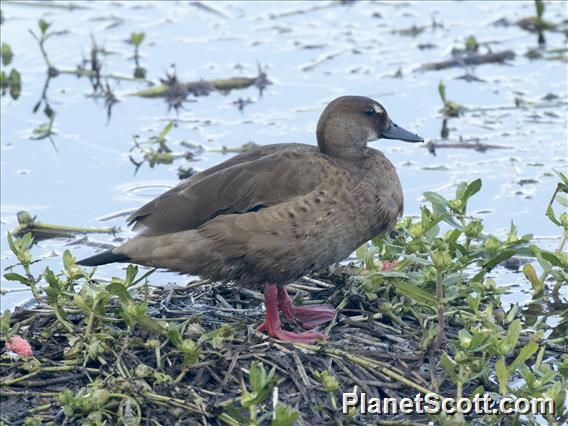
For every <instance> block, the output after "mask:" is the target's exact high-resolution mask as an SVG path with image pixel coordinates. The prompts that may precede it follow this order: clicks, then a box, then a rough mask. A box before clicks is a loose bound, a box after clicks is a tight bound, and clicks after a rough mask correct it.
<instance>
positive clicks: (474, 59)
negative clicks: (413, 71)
mask: <svg viewBox="0 0 568 426" xmlns="http://www.w3.org/2000/svg"><path fill="white" fill-rule="evenodd" d="M465 52H466V55H465V56H460V57H457V58H453V59H450V60H447V61H441V62H431V63H428V64H424V65H422V66H421V67H420V68H419V69H420V70H422V71H439V70H443V69H447V68H454V67H464V66H470V65H483V64H495V63H504V62H505V61H509V60H512V59H515V52H513V51H512V50H505V51H503V52H488V53H476V51H474V52H469V51H467V50H466V51H465Z"/></svg>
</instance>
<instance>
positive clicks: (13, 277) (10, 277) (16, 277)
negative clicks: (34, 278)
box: [4, 272, 30, 286]
mask: <svg viewBox="0 0 568 426" xmlns="http://www.w3.org/2000/svg"><path fill="white" fill-rule="evenodd" d="M4 278H6V279H7V280H8V281H19V282H20V283H22V284H24V285H27V286H29V285H30V280H29V279H28V278H26V277H24V276H22V275H20V274H16V273H15V272H7V273H5V274H4Z"/></svg>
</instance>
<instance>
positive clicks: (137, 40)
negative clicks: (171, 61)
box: [130, 32, 146, 48]
mask: <svg viewBox="0 0 568 426" xmlns="http://www.w3.org/2000/svg"><path fill="white" fill-rule="evenodd" d="M145 37H146V33H144V32H140V33H132V34H130V41H131V42H132V44H133V45H134V46H135V47H136V48H138V47H140V45H141V44H142V42H143V41H144V38H145Z"/></svg>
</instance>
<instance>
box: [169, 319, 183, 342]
mask: <svg viewBox="0 0 568 426" xmlns="http://www.w3.org/2000/svg"><path fill="white" fill-rule="evenodd" d="M166 335H167V336H168V340H169V341H170V342H172V343H173V345H174V346H175V347H180V346H181V342H182V338H181V333H180V331H179V328H178V327H177V325H175V324H174V323H173V322H170V323H168V330H167V332H166Z"/></svg>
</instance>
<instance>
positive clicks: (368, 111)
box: [365, 106, 377, 116]
mask: <svg viewBox="0 0 568 426" xmlns="http://www.w3.org/2000/svg"><path fill="white" fill-rule="evenodd" d="M376 113H377V111H375V108H373V107H372V106H370V107H369V108H367V110H366V111H365V114H366V115H368V116H372V115H375V114H376Z"/></svg>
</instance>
